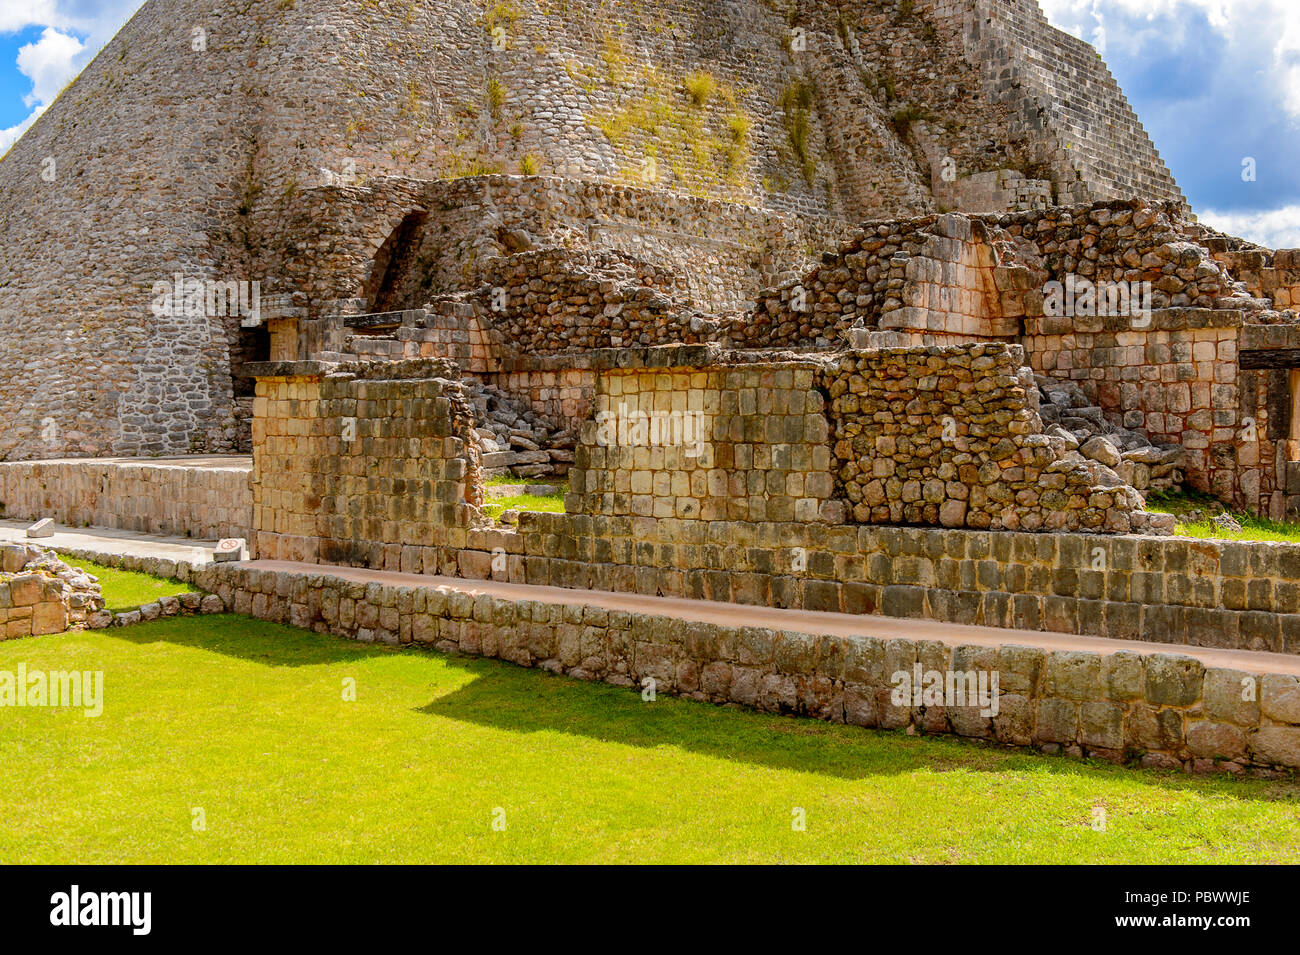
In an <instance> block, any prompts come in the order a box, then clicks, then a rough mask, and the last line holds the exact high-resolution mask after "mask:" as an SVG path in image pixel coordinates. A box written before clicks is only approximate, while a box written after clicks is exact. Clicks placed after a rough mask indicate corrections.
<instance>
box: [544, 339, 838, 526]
mask: <svg viewBox="0 0 1300 955" xmlns="http://www.w3.org/2000/svg"><path fill="white" fill-rule="evenodd" d="M817 370H818V369H817V366H816V365H813V364H806V363H787V364H783V365H773V364H754V365H736V366H723V367H709V366H705V367H686V368H639V369H635V368H634V369H627V370H621V369H609V370H605V371H602V372H601V374H600V375H599V376H598V378H597V383H596V395H595V406H594V410H593V414H592V417H591V418H589V419H588V420H587V422H586V423H585V424H584V425H583V430H582V435H581V438H582V440H581V443H580V444H579V446H578V450H577V455H576V464H575V465H574V468H573V470H572V471H571V472H570V474H569V486H570V488H571V490H572V493H571V495H570V496H569V499H568V500H567V501H566V505H567V506H568V508H569V509H570V510H571V511H573V512H575V513H582V514H603V515H608V516H618V515H632V516H639V517H675V518H680V519H684V520H696V519H698V520H701V521H719V520H741V521H768V520H771V521H790V520H794V521H812V522H819V521H824V522H830V523H837V524H838V523H842V521H843V515H844V506H843V504H841V503H840V502H838V501H835V500H832V491H833V482H832V480H831V475H830V453H829V451H828V448H827V423H826V415H825V414H824V406H825V402H824V400H823V398H822V395H821V393H820V392H819V391H818V390H817V389H816V387H815V385H816V383H817Z"/></svg>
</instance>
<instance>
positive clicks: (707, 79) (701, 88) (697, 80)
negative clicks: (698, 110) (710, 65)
mask: <svg viewBox="0 0 1300 955" xmlns="http://www.w3.org/2000/svg"><path fill="white" fill-rule="evenodd" d="M683 85H684V86H685V87H686V95H687V97H689V98H690V101H691V105H693V106H697V107H703V106H706V105H708V102H709V100H710V98H712V96H713V94H714V93H715V92H717V89H718V81H717V80H716V79H715V78H714V76H713V74H712V73H705V72H696V73H688V74H687V76H686V80H685V82H684V84H683Z"/></svg>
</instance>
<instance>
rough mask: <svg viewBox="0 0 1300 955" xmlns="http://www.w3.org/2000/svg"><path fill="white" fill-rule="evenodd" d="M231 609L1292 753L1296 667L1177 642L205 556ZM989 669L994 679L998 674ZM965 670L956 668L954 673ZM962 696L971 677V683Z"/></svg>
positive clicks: (1070, 740) (690, 680)
mask: <svg viewBox="0 0 1300 955" xmlns="http://www.w3.org/2000/svg"><path fill="white" fill-rule="evenodd" d="M200 577H202V578H203V579H204V580H205V581H206V583H205V586H206V587H208V588H210V589H212V590H213V591H214V592H215V593H216V594H217V595H219V596H220V597H221V598H222V599H223V600H224V601H225V603H226V605H227V606H230V607H233V608H234V610H235V611H236V612H237V613H246V614H252V615H253V616H256V617H258V618H259V619H263V620H272V621H276V622H279V623H287V624H292V625H294V626H299V627H307V628H311V629H314V630H316V631H318V632H327V633H333V634H336V635H338V636H344V637H352V638H355V639H359V640H363V641H383V642H386V643H392V644H395V645H410V646H422V647H430V648H435V649H438V650H442V651H444V652H454V653H467V654H471V655H475V656H486V657H498V658H500V659H503V660H508V661H510V662H512V663H516V664H518V665H520V666H529V667H531V666H536V667H540V668H543V669H547V670H550V671H552V672H557V673H564V674H566V675H568V676H572V677H576V678H579V679H586V680H602V681H604V682H607V683H611V684H614V685H616V686H625V687H634V688H637V689H640V688H641V687H642V686H643V685H646V681H653V685H654V687H655V689H656V691H657V692H664V693H672V694H676V695H680V696H685V697H689V698H692V699H696V700H701V701H707V702H712V703H720V704H740V705H743V706H748V707H753V708H756V709H759V710H763V711H767V712H773V713H783V714H795V715H800V716H808V717H813V718H815V719H823V720H829V721H831V722H836V723H849V724H852V725H857V726H865V727H878V728H881V729H904V728H908V729H909V731H911V729H912V728H915V729H918V730H921V731H923V732H926V733H954V734H956V735H959V736H965V737H969V738H975V739H985V740H995V741H997V742H1000V743H1004V744H1010V745H1016V746H1037V747H1040V748H1042V749H1044V750H1045V751H1048V752H1061V751H1065V752H1067V753H1070V754H1073V755H1090V756H1097V757H1101V758H1104V759H1110V760H1114V761H1121V760H1126V759H1131V760H1135V761H1136V760H1140V762H1141V764H1142V765H1144V766H1156V767H1177V766H1183V767H1185V768H1187V769H1194V770H1198V771H1211V770H1221V771H1227V772H1241V771H1242V770H1243V769H1244V768H1246V767H1259V768H1264V769H1267V768H1272V767H1284V768H1288V769H1294V768H1297V767H1300V682H1297V679H1296V677H1294V676H1291V675H1285V674H1280V673H1276V672H1252V671H1237V670H1230V669H1223V668H1215V667H1207V666H1206V665H1205V664H1204V663H1202V662H1201V661H1200V660H1198V659H1195V658H1193V657H1190V656H1183V655H1177V654H1170V653H1151V654H1144V653H1140V652H1131V651H1127V650H1118V651H1108V652H1104V653H1103V652H1091V651H1065V650H1051V649H1047V650H1045V649H1042V648H1035V647H1026V646H1018V645H1012V644H1010V643H1007V644H1003V645H997V646H989V645H973V644H972V645H963V646H955V647H954V646H948V645H946V644H943V643H939V642H933V641H924V640H918V641H912V640H903V639H888V640H885V639H880V638H877V637H873V636H870V635H869V634H870V622H869V621H866V620H864V621H863V629H864V633H863V635H861V636H838V635H825V634H818V633H815V632H814V633H800V632H794V631H787V630H770V629H762V628H758V627H728V626H723V625H719V624H716V623H705V622H695V621H690V620H682V619H679V618H677V617H667V616H658V615H655V614H649V613H629V612H624V611H619V610H609V609H605V608H602V607H599V606H590V605H583V604H582V603H579V602H578V601H574V602H573V603H571V604H570V603H543V602H540V601H533V600H509V599H499V598H494V597H492V596H490V595H486V594H484V595H478V596H475V595H472V594H470V593H466V592H463V591H450V592H448V591H446V590H442V589H437V588H433V587H412V586H408V585H406V584H405V583H403V582H392V583H387V582H373V583H368V584H367V583H360V582H354V581H350V580H346V579H340V578H338V577H334V576H331V575H330V574H329V572H328V571H325V572H323V573H316V574H306V573H301V572H289V571H275V570H260V569H254V568H244V567H240V566H217V567H214V568H212V569H211V570H208V571H203V572H201V573H200ZM918 667H919V669H920V671H921V673H923V674H926V673H928V672H937V673H939V674H942V675H944V677H947V675H949V674H953V675H958V676H959V677H960V678H961V679H964V680H967V681H969V680H970V678H971V677H974V678H975V684H976V686H978V685H979V683H980V677H981V675H983V677H984V685H985V686H986V687H990V688H991V687H993V686H996V690H993V691H992V692H991V693H990V695H989V696H988V697H987V698H986V699H985V700H984V701H980V700H978V699H972V698H971V697H967V698H965V701H964V702H962V701H959V700H957V699H955V698H954V699H952V700H949V701H947V702H948V704H949V705H944V702H943V701H942V700H940V701H936V700H935V699H933V698H932V697H926V696H924V695H922V696H921V698H920V700H919V702H918V700H917V699H916V698H915V697H911V696H903V697H901V698H900V697H896V696H895V695H894V694H895V690H896V688H897V687H899V686H900V683H901V681H900V680H899V678H898V674H900V673H902V674H907V676H908V677H909V678H911V677H912V676H913V674H915V673H916V672H917V668H918ZM994 675H996V678H997V682H996V684H994V683H993V676H994ZM966 685H969V683H967V684H966ZM972 696H973V694H972Z"/></svg>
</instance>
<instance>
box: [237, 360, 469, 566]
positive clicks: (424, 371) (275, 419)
mask: <svg viewBox="0 0 1300 955" xmlns="http://www.w3.org/2000/svg"><path fill="white" fill-rule="evenodd" d="M327 369H328V372H329V373H325V371H326V370H327ZM389 369H391V371H390V370H389ZM309 370H311V368H310V363H305V364H304V363H297V364H294V363H290V364H284V365H276V364H267V365H264V366H261V367H259V369H258V371H259V378H258V386H257V387H258V394H257V398H256V402H257V409H256V418H255V420H254V422H253V429H254V435H253V442H254V453H253V463H254V477H253V483H252V488H253V530H254V541H255V548H256V552H257V554H258V556H259V557H264V558H271V559H284V560H307V561H321V562H325V563H341V564H361V565H370V566H380V565H382V564H383V563H384V560H385V556H384V555H385V552H386V551H388V552H392V553H397V552H400V550H401V548H402V546H403V545H417V546H418V545H431V544H434V543H443V542H444V541H445V540H446V537H445V536H444V535H445V534H447V533H450V532H455V531H459V532H460V534H461V535H463V534H464V529H465V528H467V527H469V526H472V525H473V524H474V523H476V522H477V521H478V520H479V507H480V506H481V505H482V502H483V477H482V472H481V467H480V464H479V460H480V459H479V452H478V445H477V440H476V437H475V435H474V416H473V411H472V409H471V407H470V404H469V399H468V397H467V395H466V393H465V391H464V388H463V387H462V386H461V385H460V383H459V381H458V380H457V377H458V376H456V374H455V372H456V369H455V366H454V365H452V364H450V363H449V362H445V361H414V362H405V363H398V364H396V365H393V366H385V365H367V364H364V363H358V364H353V365H343V366H337V367H334V366H323V367H321V366H318V368H317V369H316V373H314V374H304V373H303V372H305V371H309ZM393 373H396V374H404V375H405V376H406V377H403V378H400V379H395V378H393V377H392V374H393Z"/></svg>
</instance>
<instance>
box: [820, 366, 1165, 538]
mask: <svg viewBox="0 0 1300 955" xmlns="http://www.w3.org/2000/svg"><path fill="white" fill-rule="evenodd" d="M1023 363H1024V350H1023V349H1022V348H1020V347H1019V346H1018V345H1004V344H1000V343H989V344H987V345H973V346H968V347H955V346H954V347H933V348H921V349H901V348H900V349H880V350H874V351H865V352H855V353H850V354H848V355H846V356H844V357H842V358H840V359H839V360H838V362H837V363H836V364H834V365H833V366H831V367H830V368H829V369H827V370H826V371H825V372H824V373H823V375H822V376H821V377H820V378H819V384H820V385H821V387H823V388H825V389H826V391H827V393H828V394H829V395H830V405H829V415H828V417H829V419H830V425H831V434H832V441H833V443H832V451H833V461H832V465H831V466H832V468H833V470H834V473H835V477H836V483H837V488H838V489H839V490H840V492H841V493H842V494H844V495H845V496H846V497H847V498H848V501H849V502H850V505H851V508H852V510H851V514H852V517H853V519H854V520H856V521H858V522H861V523H874V524H929V525H935V524H942V525H943V526H945V527H973V528H981V529H982V528H993V529H998V530H1000V529H1004V528H1005V529H1010V530H1018V529H1023V530H1029V531H1037V530H1101V531H1105V532H1110V533H1128V532H1129V531H1130V530H1134V529H1135V526H1136V527H1138V528H1140V529H1148V523H1147V522H1148V519H1149V518H1150V515H1148V514H1146V513H1145V512H1144V511H1143V510H1142V498H1141V495H1139V494H1138V493H1137V491H1135V490H1134V489H1133V488H1132V487H1129V486H1127V485H1124V484H1121V483H1120V482H1119V481H1118V479H1113V480H1110V481H1107V480H1105V477H1104V475H1103V474H1102V473H1101V469H1099V467H1098V465H1097V464H1096V463H1095V462H1091V461H1084V460H1082V459H1078V460H1071V459H1070V458H1068V457H1067V456H1066V447H1065V444H1064V442H1063V441H1062V440H1061V439H1060V438H1054V437H1048V436H1047V435H1045V434H1043V433H1042V431H1043V427H1042V420H1041V419H1040V418H1039V416H1038V389H1037V387H1036V386H1035V385H1034V380H1033V377H1032V374H1031V373H1030V371H1029V369H1027V368H1025V367H1023Z"/></svg>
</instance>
